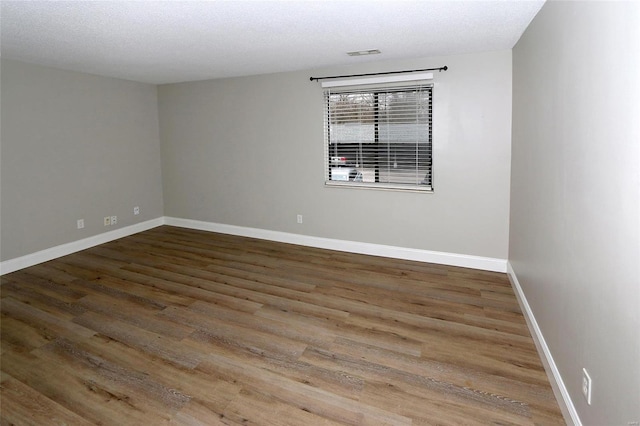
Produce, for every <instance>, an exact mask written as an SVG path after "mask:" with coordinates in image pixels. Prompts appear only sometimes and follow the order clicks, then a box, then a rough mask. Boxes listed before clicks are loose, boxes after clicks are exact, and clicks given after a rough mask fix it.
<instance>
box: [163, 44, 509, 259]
mask: <svg viewBox="0 0 640 426" xmlns="http://www.w3.org/2000/svg"><path fill="white" fill-rule="evenodd" d="M442 65H448V66H449V71H447V72H442V73H436V74H435V77H436V79H435V80H434V83H435V89H434V182H435V193H434V194H419V193H407V192H385V191H376V190H362V189H343V188H326V187H324V172H323V170H324V168H323V106H322V104H323V101H322V99H323V98H322V89H321V87H320V84H319V83H317V82H310V81H309V76H311V75H315V76H317V75H332V74H344V73H347V74H349V73H358V72H369V71H385V70H398V69H412V68H426V67H437V66H442ZM158 94H159V95H158V96H159V111H160V135H161V144H162V161H163V165H162V166H163V187H164V201H165V214H166V215H167V216H172V217H178V218H186V219H194V220H202V221H208V222H214V223H222V224H229V225H238V226H246V227H254V228H260V229H267V230H274V231H283V232H292V233H296V234H303V235H311V236H319V237H327V238H336V239H342V240H349V241H359V242H368V243H377V244H387V245H393V246H400V247H409V248H416V249H426V250H435V251H443V252H451V253H460V254H470V255H478V256H487V257H494V258H501V259H506V258H507V252H508V245H507V244H508V221H509V172H510V165H509V163H510V155H511V151H510V149H511V148H510V137H511V135H510V132H511V51H500V52H491V53H483V54H474V55H463V56H452V57H443V58H431V59H422V60H413V61H405V62H386V63H385V62H380V63H371V64H368V65H366V66H365V65H362V66H359V67H348V68H341V69H324V70H315V71H305V72H293V73H281V74H273V75H261V76H254V77H243V78H230V79H221V80H210V81H202V82H195V83H182V84H173V85H165V86H160V87H159V90H158ZM297 214H302V215H303V217H304V223H303V224H297V223H296V215H297Z"/></svg>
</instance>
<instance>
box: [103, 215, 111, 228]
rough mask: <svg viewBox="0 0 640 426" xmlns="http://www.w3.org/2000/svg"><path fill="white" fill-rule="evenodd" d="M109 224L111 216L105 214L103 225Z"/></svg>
mask: <svg viewBox="0 0 640 426" xmlns="http://www.w3.org/2000/svg"><path fill="white" fill-rule="evenodd" d="M109 225H111V216H105V217H104V226H109Z"/></svg>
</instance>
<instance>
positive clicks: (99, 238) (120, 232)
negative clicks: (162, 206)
mask: <svg viewBox="0 0 640 426" xmlns="http://www.w3.org/2000/svg"><path fill="white" fill-rule="evenodd" d="M163 224H164V218H162V217H159V218H157V219H152V220H148V221H146V222H141V223H136V224H135V225H130V226H126V227H124V228H120V229H115V230H113V231H109V232H105V233H103V234H98V235H94V236H93V237H88V238H84V239H82V240H78V241H72V242H70V243H67V244H62V245H59V246H55V247H51V248H48V249H45V250H41V251H38V252H35V253H31V254H28V255H25V256H21V257H16V258H14V259H9V260H5V261H4V262H0V275H4V274H8V273H11V272H14V271H17V270H19V269H23V268H28V267H29V266H33V265H37V264H39V263H43V262H48V261H49V260H53V259H57V258H58V257H62V256H66V255H68V254H71V253H75V252H78V251H80V250H86V249H88V248H91V247H95V246H97V245H100V244H104V243H107V242H109V241H113V240H117V239H118V238H123V237H127V236H129V235H133V234H137V233H138V232H142V231H146V230H148V229H152V228H155V227H157V226H161V225H163Z"/></svg>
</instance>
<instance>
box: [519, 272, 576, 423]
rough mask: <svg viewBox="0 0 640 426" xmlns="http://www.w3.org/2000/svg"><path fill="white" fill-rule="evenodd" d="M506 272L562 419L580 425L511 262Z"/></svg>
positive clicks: (574, 408)
mask: <svg viewBox="0 0 640 426" xmlns="http://www.w3.org/2000/svg"><path fill="white" fill-rule="evenodd" d="M507 274H508V275H509V280H510V281H511V284H512V285H513V288H514V290H515V293H516V297H517V299H518V303H519V304H520V309H522V312H523V314H524V318H525V320H526V321H527V326H528V327H529V331H530V332H531V336H532V337H533V341H534V342H535V344H536V348H537V349H538V354H539V355H540V358H541V359H542V364H543V366H544V369H545V371H546V372H547V377H549V382H550V383H551V387H552V388H553V393H554V395H555V396H556V400H557V401H558V405H559V406H560V410H561V411H562V415H563V416H564V420H565V421H566V422H567V424H573V425H575V426H582V422H581V421H580V417H579V416H578V412H577V411H576V407H575V406H574V405H573V401H572V400H571V396H569V391H567V388H566V386H565V385H564V381H563V380H562V376H561V375H560V371H559V370H558V366H557V365H556V363H555V361H554V360H553V356H552V355H551V351H550V350H549V346H547V342H546V341H545V340H544V336H543V335H542V330H540V327H539V326H538V322H537V321H536V318H535V316H534V315H533V311H532V310H531V306H529V302H528V301H527V298H526V296H525V294H524V291H523V290H522V287H521V286H520V282H519V281H518V277H517V276H516V273H515V271H514V270H513V267H512V266H511V262H507Z"/></svg>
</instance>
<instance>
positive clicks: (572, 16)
mask: <svg viewBox="0 0 640 426" xmlns="http://www.w3.org/2000/svg"><path fill="white" fill-rule="evenodd" d="M639 28H640V4H639V3H624V2H621V3H610V2H607V3H598V2H595V3H590V2H550V3H549V2H548V3H547V4H546V5H545V6H544V7H543V8H542V10H541V12H540V13H539V14H538V15H537V17H536V18H535V19H534V20H533V22H532V24H531V25H530V26H529V28H528V29H527V30H526V32H525V33H524V35H523V37H522V38H521V39H520V41H519V42H518V44H517V45H516V46H515V48H514V50H513V95H514V97H513V147H512V150H513V155H512V175H511V176H512V178H511V184H512V186H511V228H510V250H509V259H510V262H511V264H512V266H513V268H514V270H515V272H516V275H517V277H518V280H519V282H520V283H521V285H522V287H523V289H524V292H525V294H526V297H527V299H528V301H529V303H530V305H531V307H532V310H533V312H534V314H535V317H536V319H537V322H538V324H539V325H540V328H541V330H542V333H543V335H544V337H545V340H546V342H547V344H548V346H549V348H550V350H551V352H552V354H553V357H554V360H555V363H556V364H557V366H558V368H559V371H560V373H561V375H562V377H563V381H564V383H565V385H566V387H567V388H568V391H569V393H570V395H571V398H572V400H573V402H574V404H575V406H576V409H577V411H578V413H579V416H580V418H581V419H582V421H583V422H584V424H588V425H626V424H627V422H631V421H640V318H639V315H640V308H639V306H640V210H639V203H640V47H639V46H640V44H639V41H640V30H639ZM583 367H586V368H587V370H588V371H589V373H590V375H591V378H592V380H593V396H592V398H593V399H592V405H591V406H588V405H587V404H586V402H585V399H584V398H583V396H582V393H581V370H582V368H583Z"/></svg>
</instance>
